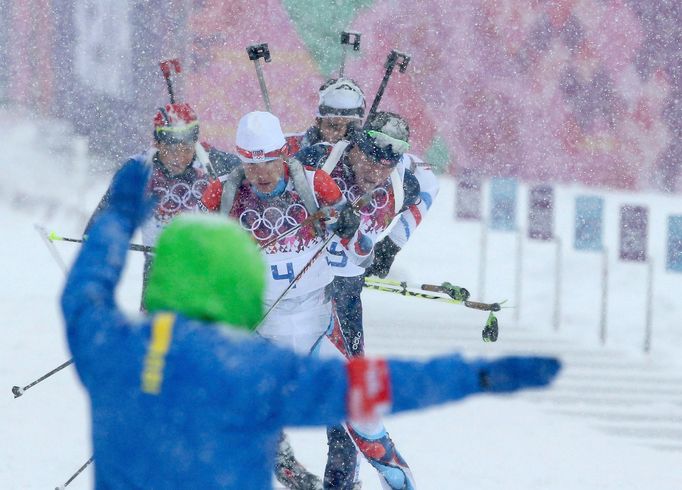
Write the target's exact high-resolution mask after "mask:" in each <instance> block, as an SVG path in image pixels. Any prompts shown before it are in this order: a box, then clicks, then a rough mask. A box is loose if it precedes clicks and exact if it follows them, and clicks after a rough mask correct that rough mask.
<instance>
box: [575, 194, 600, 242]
mask: <svg viewBox="0 0 682 490" xmlns="http://www.w3.org/2000/svg"><path fill="white" fill-rule="evenodd" d="M603 216H604V199H602V198H601V197H597V196H578V197H576V198H575V240H574V242H573V243H574V247H575V249H576V250H602V248H603V247H604V245H603V243H602V234H603V228H604V225H603Z"/></svg>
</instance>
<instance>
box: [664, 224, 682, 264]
mask: <svg viewBox="0 0 682 490" xmlns="http://www.w3.org/2000/svg"><path fill="white" fill-rule="evenodd" d="M666 269H667V270H669V271H675V272H682V216H679V215H678V216H668V259H667V261H666Z"/></svg>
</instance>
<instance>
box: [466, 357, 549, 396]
mask: <svg viewBox="0 0 682 490" xmlns="http://www.w3.org/2000/svg"><path fill="white" fill-rule="evenodd" d="M477 364H478V373H479V385H480V388H481V391H488V392H492V393H505V392H511V391H516V390H520V389H522V388H532V387H541V386H545V385H548V384H549V383H551V382H552V380H553V379H554V378H555V377H556V375H557V373H558V372H559V369H561V363H560V362H559V361H558V360H557V359H555V358H553V357H518V356H510V357H502V358H500V359H496V360H494V361H483V360H482V361H478V362H477Z"/></svg>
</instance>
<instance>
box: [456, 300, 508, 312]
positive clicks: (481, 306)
mask: <svg viewBox="0 0 682 490" xmlns="http://www.w3.org/2000/svg"><path fill="white" fill-rule="evenodd" d="M464 306H466V307H467V308H473V309H474V310H483V311H500V309H501V307H500V304H499V303H479V302H478V301H465V302H464Z"/></svg>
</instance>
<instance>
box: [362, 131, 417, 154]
mask: <svg viewBox="0 0 682 490" xmlns="http://www.w3.org/2000/svg"><path fill="white" fill-rule="evenodd" d="M367 136H369V137H370V138H372V139H373V140H374V144H376V145H377V146H378V147H379V148H388V146H390V147H391V148H392V149H393V152H394V153H405V152H406V151H407V150H409V149H410V144H409V143H408V142H407V141H403V140H399V139H398V138H394V137H392V136H389V135H387V134H386V133H382V132H381V131H374V130H369V131H367Z"/></svg>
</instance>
